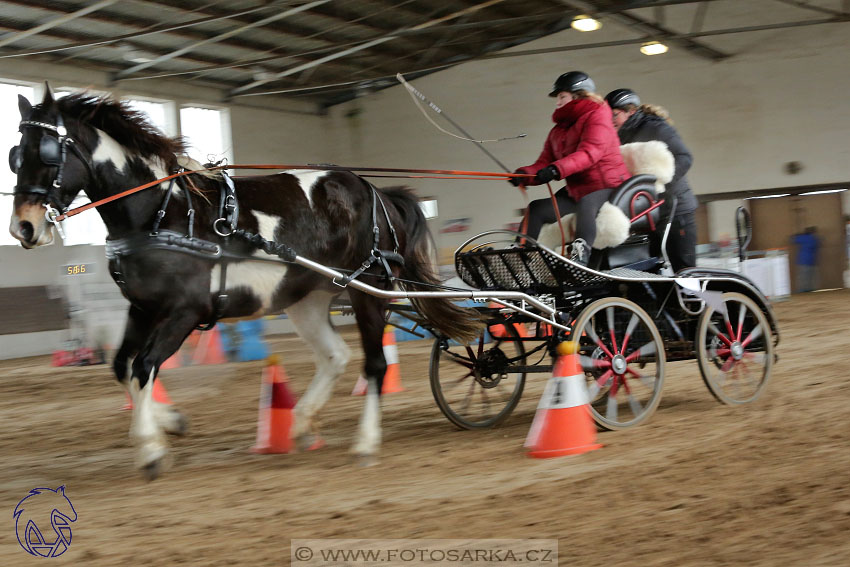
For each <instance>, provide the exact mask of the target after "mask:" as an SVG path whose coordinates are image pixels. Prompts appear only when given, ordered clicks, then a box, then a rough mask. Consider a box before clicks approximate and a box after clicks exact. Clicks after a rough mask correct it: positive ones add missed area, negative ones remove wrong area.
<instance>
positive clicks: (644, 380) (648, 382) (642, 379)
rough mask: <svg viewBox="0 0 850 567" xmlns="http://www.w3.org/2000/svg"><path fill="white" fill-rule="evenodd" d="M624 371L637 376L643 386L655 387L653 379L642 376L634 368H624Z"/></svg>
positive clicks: (652, 388) (651, 388)
mask: <svg viewBox="0 0 850 567" xmlns="http://www.w3.org/2000/svg"><path fill="white" fill-rule="evenodd" d="M626 372H628V373H629V374H631V375H632V376H634V377H635V378H637V379H638V380H639V381H640V383H641V384H643V385H644V386H646V387H647V388H649V389H650V390H654V389H655V381H654V380H650V379H649V377H648V376H644V375H643V374H641V373H640V372H636V371H635V370H632V369H631V368H626Z"/></svg>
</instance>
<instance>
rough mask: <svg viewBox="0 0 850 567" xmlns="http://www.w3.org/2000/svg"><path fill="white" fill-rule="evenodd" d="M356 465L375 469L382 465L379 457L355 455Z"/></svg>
mask: <svg viewBox="0 0 850 567" xmlns="http://www.w3.org/2000/svg"><path fill="white" fill-rule="evenodd" d="M354 463H355V464H356V465H357V466H358V467H363V468H366V467H374V466H377V465H378V464H379V463H380V459H378V455H364V454H355V455H354Z"/></svg>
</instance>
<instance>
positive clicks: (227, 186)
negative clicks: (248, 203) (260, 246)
mask: <svg viewBox="0 0 850 567" xmlns="http://www.w3.org/2000/svg"><path fill="white" fill-rule="evenodd" d="M221 176H222V177H223V178H224V183H221V184H219V187H220V189H221V199H220V201H219V204H218V218H217V219H216V220H215V221H214V222H213V230H214V231H215V233H216V234H217V235H219V236H230V235H231V234H233V231H234V230H236V223H237V222H238V220H239V201H238V200H237V198H236V187H235V186H234V185H233V179H231V178H230V175H228V174H227V172H226V171H225V170H223V169H222V170H221Z"/></svg>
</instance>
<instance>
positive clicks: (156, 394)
mask: <svg viewBox="0 0 850 567" xmlns="http://www.w3.org/2000/svg"><path fill="white" fill-rule="evenodd" d="M152 395H153V401H155V402H159V403H161V404H168V405H171V398H170V397H169V395H168V392H166V391H165V386H163V385H162V380H160V379H159V378H157V379H156V380H154V381H153V394H152ZM121 409H122V410H131V409H133V400H132V399H131V398H130V394H127V403H126V404H124V407H122V408H121Z"/></svg>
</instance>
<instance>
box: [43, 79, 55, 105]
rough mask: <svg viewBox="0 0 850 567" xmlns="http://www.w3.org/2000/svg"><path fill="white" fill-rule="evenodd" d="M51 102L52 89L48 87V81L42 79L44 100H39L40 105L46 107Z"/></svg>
mask: <svg viewBox="0 0 850 567" xmlns="http://www.w3.org/2000/svg"><path fill="white" fill-rule="evenodd" d="M52 102H53V89H51V88H50V83H48V82H47V81H44V100H42V101H41V106H44V107H47V106H49V105H50V103H52Z"/></svg>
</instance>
